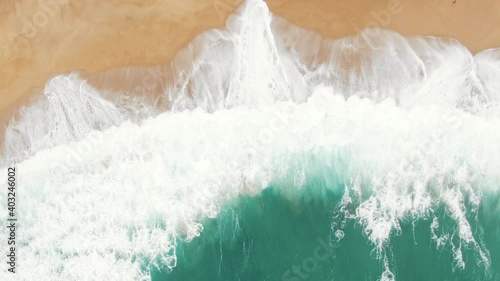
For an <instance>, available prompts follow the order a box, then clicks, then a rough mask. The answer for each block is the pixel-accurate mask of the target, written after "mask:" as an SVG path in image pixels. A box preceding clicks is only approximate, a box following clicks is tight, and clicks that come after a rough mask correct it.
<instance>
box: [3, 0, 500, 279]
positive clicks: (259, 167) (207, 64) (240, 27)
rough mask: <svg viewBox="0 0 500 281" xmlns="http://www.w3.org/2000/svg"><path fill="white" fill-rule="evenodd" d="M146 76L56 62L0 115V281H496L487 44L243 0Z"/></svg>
mask: <svg viewBox="0 0 500 281" xmlns="http://www.w3.org/2000/svg"><path fill="white" fill-rule="evenodd" d="M134 69H135V68H134V67H127V68H123V69H121V70H117V71H125V72H127V71H128V72H129V73H132V74H133V73H134ZM140 73H141V75H142V74H144V73H145V72H140ZM147 73H149V74H145V76H144V79H143V80H141V79H139V80H140V81H146V82H145V83H143V84H140V85H139V87H138V88H136V90H137V89H138V90H139V92H137V91H135V90H134V91H130V92H121V93H104V92H100V91H98V90H97V89H95V88H93V87H92V86H91V85H90V84H89V83H88V82H87V81H86V80H85V79H84V78H82V77H81V75H80V74H79V73H77V72H75V73H70V74H64V75H62V74H61V75H58V76H55V77H53V78H52V79H50V80H49V81H48V82H47V84H46V86H45V89H44V95H43V96H41V97H39V98H38V100H36V101H35V102H33V103H31V104H29V105H26V106H24V107H23V108H21V109H20V110H19V112H17V114H15V115H14V116H13V117H12V118H11V121H10V122H9V124H8V126H7V127H6V128H5V131H4V143H3V150H2V157H1V162H0V169H1V171H0V174H1V175H6V174H7V167H12V166H15V167H16V169H17V175H18V179H17V181H18V182H17V186H18V193H17V197H18V202H19V203H18V207H17V212H18V217H19V233H18V252H17V255H18V257H19V265H18V272H17V273H16V275H15V278H14V277H13V275H11V274H7V273H5V271H2V272H1V273H0V280H293V281H297V280H306V279H307V280H383V281H388V280H448V281H451V280H500V190H499V186H498V184H499V183H500V104H499V100H500V49H489V50H485V51H482V52H480V53H478V54H476V55H472V54H471V53H470V51H469V50H468V49H467V48H466V47H464V46H463V45H461V44H460V43H459V42H458V41H456V40H453V39H448V38H436V37H421V36H402V35H400V34H398V33H395V32H392V31H388V30H383V29H373V28H372V29H366V30H364V31H363V32H362V34H361V35H359V36H350V37H345V38H340V39H335V40H327V39H324V38H322V37H321V36H320V35H318V34H316V33H314V32H312V31H309V30H305V29H302V28H299V27H297V26H294V25H292V24H291V23H288V22H286V21H285V20H283V19H281V18H279V17H277V16H275V15H272V14H271V13H270V11H269V9H268V7H267V6H266V4H265V2H263V1H260V0H249V1H246V2H245V3H244V4H243V5H242V6H241V7H239V8H238V9H237V10H236V11H235V12H234V14H232V15H231V16H230V17H229V19H228V21H227V25H226V28H225V29H220V30H210V31H207V32H205V33H203V34H200V35H199V36H198V37H197V38H195V40H194V41H193V42H191V43H190V44H189V45H188V46H187V47H186V48H185V49H184V50H181V51H180V52H179V53H178V54H177V56H176V57H175V58H174V60H173V61H172V62H171V64H168V65H161V66H157V67H154V68H151V69H150V70H149V72H147ZM151 79H157V80H158V81H161V83H162V85H163V87H162V89H163V90H162V91H161V93H158V94H156V95H151V94H150V93H149V92H148V90H149V88H148V84H149V81H151ZM0 195H1V197H2V198H6V197H7V184H6V183H5V182H1V183H0ZM0 204H1V205H2V212H1V214H0V221H1V224H2V231H1V232H2V233H3V235H6V228H5V226H4V224H5V222H6V221H7V214H8V213H7V211H6V209H7V203H6V202H1V203H0ZM292 218H293V219H292ZM318 241H320V242H318ZM318 247H323V248H318ZM315 249H322V250H321V251H323V250H324V251H325V252H326V253H328V254H329V255H330V258H328V259H326V258H325V261H322V260H320V259H318V258H317V257H316V255H315V253H316V251H315ZM318 253H319V250H318ZM5 255H6V248H5V247H1V250H0V256H5ZM294 266H298V268H299V269H300V270H297V267H296V268H295V269H294ZM13 278H14V279H13Z"/></svg>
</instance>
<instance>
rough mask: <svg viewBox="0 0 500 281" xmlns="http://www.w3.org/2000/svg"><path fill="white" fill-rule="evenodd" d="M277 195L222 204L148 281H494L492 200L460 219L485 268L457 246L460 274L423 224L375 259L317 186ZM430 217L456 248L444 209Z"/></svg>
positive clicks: (499, 255)
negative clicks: (483, 254) (169, 266)
mask: <svg viewBox="0 0 500 281" xmlns="http://www.w3.org/2000/svg"><path fill="white" fill-rule="evenodd" d="M338 184H340V185H342V184H341V183H338ZM281 190H283V187H280V186H270V187H269V188H267V189H266V190H264V191H263V192H262V193H261V194H259V195H257V196H251V197H250V196H247V197H243V198H240V199H238V200H235V201H233V202H231V203H230V204H228V205H227V206H226V207H225V208H224V209H223V210H222V211H221V213H220V214H219V216H218V217H217V218H215V219H210V220H206V221H205V222H204V230H203V232H202V234H201V236H200V237H198V238H195V239H194V240H193V241H191V242H183V241H182V239H179V244H178V246H177V258H178V260H177V266H176V267H175V268H174V269H173V270H172V271H168V270H166V269H160V270H158V269H155V270H153V273H152V280H158V281H159V280H191V281H198V280H200V281H201V280H228V281H229V280H248V281H254V280H262V281H264V280H269V281H272V280H293V281H298V280H356V281H357V280H380V279H381V277H384V278H388V279H389V280H390V279H391V278H395V280H404V281H412V280H415V281H417V280H418V281H420V280H429V281H431V280H436V281H444V280H449V281H451V280H453V281H462V280H464V281H465V280H500V275H499V273H500V270H499V269H500V235H499V234H500V223H499V222H500V214H498V213H497V214H492V213H491V212H490V211H489V210H488V208H491V207H492V206H498V204H499V196H498V195H496V196H488V198H485V201H484V202H483V204H482V205H481V207H480V208H479V209H478V212H477V214H476V213H468V214H467V220H468V221H469V222H470V224H471V228H472V229H473V233H474V237H475V238H476V240H477V241H480V242H479V243H480V244H482V245H483V247H484V248H485V249H488V252H489V255H490V260H491V264H490V265H489V266H487V265H485V264H484V263H483V262H482V261H480V260H479V259H478V254H477V252H476V249H474V248H473V247H470V246H463V247H462V249H461V250H462V254H463V261H464V263H465V267H464V268H460V267H458V266H457V265H456V262H455V260H454V252H453V248H452V247H450V246H449V245H443V246H438V245H437V242H436V240H435V239H432V235H433V232H432V231H431V224H432V222H433V219H432V218H431V217H430V216H429V217H428V218H419V219H417V220H412V218H408V219H407V220H405V221H403V222H402V224H401V231H400V233H392V235H391V239H390V241H389V242H388V243H387V245H385V246H384V249H383V250H382V251H377V250H375V248H376V247H375V246H374V245H373V244H372V243H371V242H370V240H369V239H367V237H366V236H365V235H364V234H363V231H362V227H361V226H360V225H359V224H358V223H357V222H356V221H355V220H346V218H345V216H344V215H343V212H341V211H340V206H341V204H340V203H341V202H340V197H339V196H338V194H335V192H333V191H332V188H331V187H329V188H327V187H326V186H325V184H324V182H321V181H317V182H314V183H310V184H308V185H306V186H305V187H304V188H303V189H302V190H301V191H297V192H296V194H294V195H293V196H290V194H284V193H283V192H282V191H281ZM333 190H341V189H339V188H334V189H333ZM292 197H293V199H291V198H292ZM434 215H435V216H436V217H437V218H439V221H440V227H439V230H440V231H436V232H434V233H435V234H436V235H438V236H439V235H441V236H442V235H443V234H444V233H449V234H450V235H449V236H448V237H450V240H451V241H452V242H453V243H454V244H455V245H458V244H460V238H459V236H458V234H457V233H458V225H457V223H456V221H455V220H454V219H452V218H450V214H449V212H447V211H446V208H445V207H440V208H438V209H437V210H435V212H434ZM335 228H336V229H335ZM339 230H341V232H339ZM438 232H440V233H438ZM454 234H455V235H454ZM377 256H378V257H377ZM387 268H389V269H390V272H389V271H386V269H387ZM384 272H385V273H384Z"/></svg>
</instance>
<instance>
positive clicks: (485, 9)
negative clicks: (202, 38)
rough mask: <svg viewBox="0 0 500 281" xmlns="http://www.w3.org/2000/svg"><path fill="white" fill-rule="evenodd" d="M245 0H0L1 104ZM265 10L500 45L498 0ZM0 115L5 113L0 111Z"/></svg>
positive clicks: (311, 0)
mask: <svg viewBox="0 0 500 281" xmlns="http://www.w3.org/2000/svg"><path fill="white" fill-rule="evenodd" d="M240 3H241V0H40V1H37V0H2V1H1V2H0V42H2V43H3V44H2V45H1V46H0V66H1V69H0V71H1V72H0V111H3V117H5V114H6V112H7V108H8V107H12V105H13V104H14V103H15V102H16V101H17V102H18V103H21V102H23V100H24V99H23V98H22V97H26V96H27V95H26V93H28V92H30V91H32V89H36V88H40V87H43V85H44V83H45V82H46V81H47V79H48V78H50V77H51V76H53V75H55V74H59V73H66V72H70V71H73V70H84V71H87V72H90V73H94V72H100V71H104V70H106V69H109V68H111V67H115V66H125V65H154V64H165V63H168V62H169V61H170V60H171V58H172V57H173V55H174V54H175V53H176V51H178V50H179V49H181V48H183V47H184V46H186V45H187V44H188V43H189V42H190V41H191V40H192V38H193V37H194V36H196V35H197V34H199V33H200V32H202V31H203V30H206V29H210V28H220V27H223V26H224V23H225V20H226V18H227V15H228V14H230V13H231V12H232V11H233V10H234V9H235V7H237V6H238V5H239V4H240ZM267 3H268V6H269V7H270V9H271V11H272V12H273V13H275V14H277V15H279V16H282V17H284V18H285V19H287V20H288V21H290V22H292V23H295V24H297V25H299V26H302V27H305V28H308V29H313V30H316V31H318V32H319V33H321V34H322V35H323V36H325V37H329V38H338V37H341V36H345V35H349V34H355V33H359V30H360V29H361V28H362V27H364V26H380V27H383V28H387V29H392V30H395V31H398V32H400V33H403V34H419V35H436V36H449V37H454V38H456V39H458V40H459V41H460V42H462V43H463V44H464V45H466V46H467V47H468V48H469V49H470V50H472V51H473V52H478V51H480V50H483V49H486V48H491V47H497V46H500V29H499V28H497V26H500V1H496V0H478V1H473V0H268V1H267ZM0 119H2V116H0Z"/></svg>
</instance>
